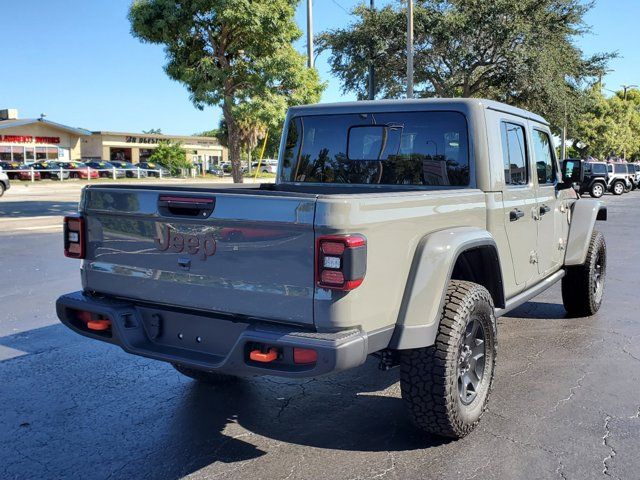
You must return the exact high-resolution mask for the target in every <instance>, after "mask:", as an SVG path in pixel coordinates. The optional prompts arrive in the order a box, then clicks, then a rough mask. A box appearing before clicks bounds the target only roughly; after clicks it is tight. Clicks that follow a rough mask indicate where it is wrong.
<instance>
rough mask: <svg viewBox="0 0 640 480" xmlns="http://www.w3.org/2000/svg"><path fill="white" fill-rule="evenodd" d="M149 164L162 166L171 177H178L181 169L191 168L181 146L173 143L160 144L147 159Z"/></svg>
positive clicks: (191, 165)
mask: <svg viewBox="0 0 640 480" xmlns="http://www.w3.org/2000/svg"><path fill="white" fill-rule="evenodd" d="M149 162H151V163H157V164H158V165H161V166H163V167H164V168H166V169H167V170H169V171H170V172H171V175H173V176H177V175H180V174H181V173H182V169H189V168H192V167H193V164H192V163H191V162H190V161H189V160H187V152H185V150H184V148H182V144H180V143H175V142H160V143H159V144H158V146H157V147H156V149H155V150H154V151H153V153H152V154H151V156H150V157H149Z"/></svg>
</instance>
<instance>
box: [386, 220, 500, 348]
mask: <svg viewBox="0 0 640 480" xmlns="http://www.w3.org/2000/svg"><path fill="white" fill-rule="evenodd" d="M482 247H491V248H493V249H494V250H495V254H496V261H497V262H498V263H499V260H498V257H497V252H498V249H497V246H496V242H495V240H494V239H493V237H492V236H491V234H490V233H489V232H488V231H486V230H483V229H481V228H475V227H458V228H453V229H447V230H440V231H438V232H434V233H431V234H429V235H427V236H425V237H424V238H423V239H422V240H421V241H420V243H419V244H418V247H417V249H416V253H415V255H414V258H413V262H412V265H411V270H410V273H409V277H408V279H407V283H406V286H405V291H404V296H403V299H402V304H401V307H400V312H399V314H398V319H397V322H396V327H395V330H394V334H393V337H392V339H391V342H390V343H389V347H390V348H394V349H401V350H405V349H411V348H421V347H427V346H430V345H433V344H434V343H435V339H436V335H437V333H438V327H439V323H440V316H441V312H442V308H443V305H444V301H445V296H446V292H447V286H448V284H449V281H450V279H451V275H452V273H453V268H454V266H455V264H456V261H457V259H458V257H459V256H460V255H462V254H463V253H464V252H466V251H469V250H473V249H477V248H482ZM497 267H498V270H499V271H500V272H501V270H500V266H499V265H498V266H497ZM498 282H499V288H500V290H501V291H500V295H499V297H501V298H502V299H504V290H503V286H502V274H501V273H500V279H499V280H498Z"/></svg>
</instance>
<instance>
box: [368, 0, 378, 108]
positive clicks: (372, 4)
mask: <svg viewBox="0 0 640 480" xmlns="http://www.w3.org/2000/svg"><path fill="white" fill-rule="evenodd" d="M369 8H370V9H371V12H372V13H373V11H374V10H375V8H376V6H375V0H371V2H370V4H369ZM371 50H372V51H371V58H370V59H369V62H370V63H369V100H375V98H376V77H375V75H376V73H375V70H374V67H373V49H371Z"/></svg>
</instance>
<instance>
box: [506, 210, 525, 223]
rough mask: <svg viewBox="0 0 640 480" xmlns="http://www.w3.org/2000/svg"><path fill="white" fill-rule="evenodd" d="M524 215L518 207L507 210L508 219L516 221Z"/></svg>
mask: <svg viewBox="0 0 640 480" xmlns="http://www.w3.org/2000/svg"><path fill="white" fill-rule="evenodd" d="M522 217H524V212H523V211H522V210H520V209H518V208H516V209H514V210H511V211H510V212H509V220H511V221H512V222H516V221H517V220H518V219H520V218H522Z"/></svg>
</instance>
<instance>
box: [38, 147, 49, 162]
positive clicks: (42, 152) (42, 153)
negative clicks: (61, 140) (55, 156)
mask: <svg viewBox="0 0 640 480" xmlns="http://www.w3.org/2000/svg"><path fill="white" fill-rule="evenodd" d="M46 159H47V147H36V160H38V161H39V160H46Z"/></svg>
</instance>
